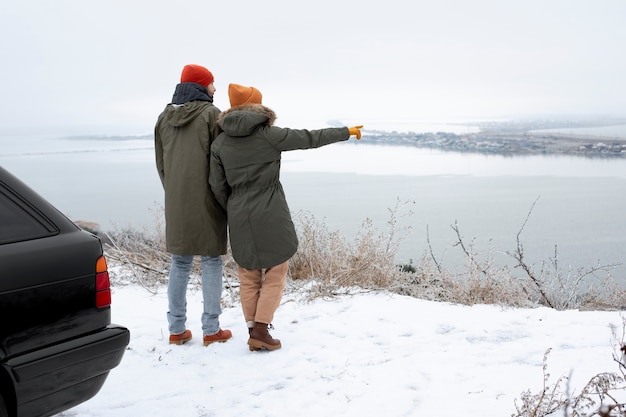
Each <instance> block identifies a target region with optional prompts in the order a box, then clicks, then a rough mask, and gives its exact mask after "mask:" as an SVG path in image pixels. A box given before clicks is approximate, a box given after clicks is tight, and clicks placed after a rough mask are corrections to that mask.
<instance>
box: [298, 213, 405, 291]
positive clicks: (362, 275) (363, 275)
mask: <svg viewBox="0 0 626 417" xmlns="http://www.w3.org/2000/svg"><path fill="white" fill-rule="evenodd" d="M294 220H295V224H296V229H297V231H298V238H299V241H300V243H299V247H298V251H297V252H296V254H295V255H294V256H293V258H292V259H291V261H290V275H291V278H292V279H293V280H294V281H310V282H309V284H312V285H309V286H308V287H309V288H310V291H311V294H312V296H313V297H315V296H329V295H336V294H340V293H347V292H349V291H351V290H352V289H354V287H359V288H361V289H388V288H389V287H390V286H392V285H393V284H394V282H395V281H396V280H398V278H399V276H400V274H401V272H400V270H399V268H398V266H397V265H396V264H395V262H394V259H395V256H396V253H397V251H398V242H397V241H396V240H394V236H395V235H394V234H393V233H391V234H385V233H378V232H376V230H375V229H374V227H373V222H372V221H371V220H370V219H366V220H365V221H364V222H363V223H362V225H361V229H360V230H359V232H358V234H357V236H356V238H355V239H354V241H353V242H352V243H351V242H349V241H347V240H346V238H345V237H344V236H343V235H342V234H341V233H339V232H338V231H333V232H330V231H328V229H327V227H326V225H325V224H324V223H323V222H320V221H318V220H317V219H316V218H315V217H314V216H313V215H312V214H311V213H309V212H299V213H297V214H296V216H295V217H294Z"/></svg>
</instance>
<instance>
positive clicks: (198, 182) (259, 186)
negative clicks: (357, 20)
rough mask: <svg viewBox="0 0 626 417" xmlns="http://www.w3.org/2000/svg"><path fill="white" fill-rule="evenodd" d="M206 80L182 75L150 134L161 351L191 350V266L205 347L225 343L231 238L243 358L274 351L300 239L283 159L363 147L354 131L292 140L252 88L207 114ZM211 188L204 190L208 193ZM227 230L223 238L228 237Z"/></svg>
mask: <svg viewBox="0 0 626 417" xmlns="http://www.w3.org/2000/svg"><path fill="white" fill-rule="evenodd" d="M213 82H214V77H213V74H212V73H211V72H210V71H209V70H208V69H207V68H205V67H203V66H200V65H194V64H190V65H186V66H185V67H184V68H183V71H182V74H181V78H180V83H179V84H177V85H176V89H175V91H174V96H173V98H172V102H171V103H169V104H168V105H167V106H166V107H165V110H163V112H162V113H161V115H160V116H159V118H158V121H157V123H156V126H155V131H154V139H155V153H156V165H157V170H158V172H159V176H160V178H161V183H162V184H163V188H164V190H165V236H166V246H167V251H168V252H170V253H171V254H172V265H171V268H170V274H169V282H168V302H169V306H168V308H169V311H168V313H167V319H168V323H169V332H170V337H169V342H170V343H171V344H178V345H180V344H183V343H186V342H188V341H189V340H191V337H192V334H191V331H190V330H188V329H186V320H187V299H186V293H187V283H188V281H189V275H190V272H191V267H192V263H193V258H194V256H200V260H201V266H202V294H203V299H204V309H203V313H202V332H203V343H204V346H208V345H209V344H211V343H214V342H225V341H227V340H228V339H230V338H231V337H232V332H231V331H230V330H225V329H221V328H220V324H219V316H220V314H221V312H222V310H221V296H222V258H221V255H224V254H225V253H226V250H227V238H228V237H229V238H230V244H231V250H232V254H233V258H234V260H235V262H236V263H237V267H238V276H239V281H240V299H241V306H242V310H243V315H244V319H245V321H246V324H247V327H248V332H249V339H248V346H249V348H250V350H252V351H254V350H261V349H267V350H276V349H279V348H280V347H281V343H280V340H278V339H274V338H273V337H272V336H271V335H270V333H269V330H268V326H270V325H271V323H272V320H273V318H274V313H275V311H276V309H277V308H278V306H279V304H280V300H281V298H282V294H283V290H284V288H285V282H286V277H287V272H288V266H289V259H290V258H291V257H292V256H293V254H294V253H295V252H296V250H297V247H298V239H297V236H296V231H295V228H294V225H293V222H292V220H291V215H290V212H289V207H288V206H287V201H286V199H285V194H284V191H283V188H282V185H281V183H280V160H281V152H283V151H289V150H295V149H311V148H318V147H320V146H324V145H329V144H331V143H335V142H340V141H345V140H348V139H349V138H350V136H356V137H357V139H360V138H361V132H360V130H359V129H360V128H361V126H357V127H352V128H347V127H340V128H326V129H320V130H295V129H286V128H279V127H276V126H274V125H273V124H274V121H275V120H276V114H275V113H274V112H273V111H272V110H271V109H269V108H268V107H265V106H264V105H262V104H261V102H262V95H261V92H260V91H259V90H257V89H256V88H254V87H245V86H242V85H238V84H229V86H228V97H229V100H230V105H231V107H230V109H228V110H226V111H224V112H221V111H220V110H219V109H218V108H217V107H216V106H214V105H213V95H214V93H215V86H214V85H213ZM209 184H210V185H209ZM227 224H228V228H229V233H227Z"/></svg>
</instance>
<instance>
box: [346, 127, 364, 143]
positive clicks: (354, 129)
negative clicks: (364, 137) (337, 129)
mask: <svg viewBox="0 0 626 417" xmlns="http://www.w3.org/2000/svg"><path fill="white" fill-rule="evenodd" d="M362 128H363V125H359V126H353V127H349V128H348V131H349V132H350V136H356V140H359V139H361V131H360V130H359V129H362Z"/></svg>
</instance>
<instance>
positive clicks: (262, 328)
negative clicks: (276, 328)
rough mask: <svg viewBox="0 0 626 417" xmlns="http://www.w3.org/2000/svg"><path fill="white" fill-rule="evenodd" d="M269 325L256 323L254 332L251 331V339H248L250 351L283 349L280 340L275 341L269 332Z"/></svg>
mask: <svg viewBox="0 0 626 417" xmlns="http://www.w3.org/2000/svg"><path fill="white" fill-rule="evenodd" d="M267 326H268V325H267V324H265V323H259V322H255V323H254V327H253V328H252V331H250V339H248V347H249V348H250V350H261V349H267V350H276V349H280V348H281V344H280V340H278V339H273V338H272V335H271V334H270V332H269V331H268V330H267Z"/></svg>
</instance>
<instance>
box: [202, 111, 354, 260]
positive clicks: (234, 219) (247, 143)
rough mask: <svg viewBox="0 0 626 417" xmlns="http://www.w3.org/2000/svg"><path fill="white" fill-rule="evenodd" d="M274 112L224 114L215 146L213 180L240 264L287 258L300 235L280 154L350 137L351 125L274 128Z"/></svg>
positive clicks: (210, 181) (233, 251) (234, 255)
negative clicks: (285, 186)
mask: <svg viewBox="0 0 626 417" xmlns="http://www.w3.org/2000/svg"><path fill="white" fill-rule="evenodd" d="M275 120H276V114H275V113H274V111H272V110H271V109H269V108H267V107H265V106H263V105H261V104H244V105H241V106H237V107H233V108H231V109H229V110H226V111H225V112H223V113H222V114H220V116H219V118H218V123H219V124H220V126H221V128H222V129H223V132H222V133H221V134H220V135H219V136H218V137H217V139H216V140H215V142H214V143H213V145H212V146H211V163H210V166H211V168H210V175H209V183H210V184H211V189H212V190H213V193H214V194H215V197H216V198H217V201H218V202H219V204H220V205H221V206H222V207H223V208H225V209H226V212H227V215H228V228H229V237H230V246H231V249H232V253H233V258H234V259H235V261H236V262H237V264H238V265H239V266H242V267H244V268H248V269H263V268H269V267H272V266H275V265H279V264H281V263H283V262H285V261H287V260H289V259H290V258H291V257H292V256H293V255H294V254H295V253H296V250H297V249H298V238H297V236H296V230H295V227H294V224H293V221H292V219H291V214H290V212H289V207H288V205H287V200H286V198H285V192H284V191H283V187H282V185H281V183H280V163H281V153H282V152H283V151H290V150H295V149H311V148H319V147H321V146H324V145H329V144H331V143H335V142H340V141H345V140H348V139H349V137H350V134H349V131H348V128H347V127H340V128H326V129H320V130H295V129H287V128H280V127H276V126H273V124H274V121H275Z"/></svg>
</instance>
